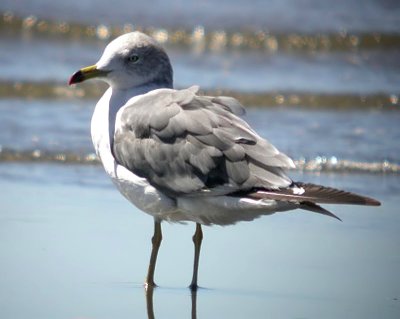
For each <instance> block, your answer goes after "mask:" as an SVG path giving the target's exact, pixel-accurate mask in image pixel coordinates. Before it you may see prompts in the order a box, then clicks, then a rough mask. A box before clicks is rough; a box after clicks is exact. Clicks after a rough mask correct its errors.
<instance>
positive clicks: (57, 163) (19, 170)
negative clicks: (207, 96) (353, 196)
mask: <svg viewBox="0 0 400 319" xmlns="http://www.w3.org/2000/svg"><path fill="white" fill-rule="evenodd" d="M0 13H1V14H0V47H1V49H0V70H1V71H0V127H1V129H0V190H1V191H0V203H1V204H0V205H1V206H0V207H1V208H0V260H1V262H0V317H1V318H13V319H14V318H15V319H18V318H28V317H29V318H66V319H77V318H146V317H149V318H152V317H153V316H154V317H155V318H188V317H192V318H195V317H196V316H197V318H215V317H218V318H232V319H237V318H266V317H278V318H363V319H364V318H389V319H390V318H393V319H397V318H399V317H400V301H399V300H400V280H399V276H398V270H399V269H400V254H399V247H400V215H399V213H398V207H399V204H400V202H399V198H400V183H399V174H398V172H399V164H400V146H399V145H400V144H399V143H398V141H399V139H400V126H399V123H400V113H399V110H398V106H399V100H398V99H399V95H400V90H399V88H400V64H399V61H400V44H399V43H400V42H399V37H400V29H399V25H400V5H399V4H398V1H390V0H386V1H373V0H368V1H359V0H352V1H349V0H347V1H335V2H334V3H333V2H329V1H312V0H302V1H294V0H285V1H272V0H270V1H252V2H248V1H242V0H234V1H219V2H218V3H217V2H213V1H198V2H185V1H180V0H173V1H168V2H167V1H150V2H132V1H113V2H109V1H103V0H101V1H90V0H82V1H79V3H76V2H75V3H74V2H61V1H49V0H40V1H8V0H4V1H2V2H1V3H0ZM10 17H12V19H14V20H12V19H11V18H10ZM10 19H11V20H10ZM7 21H8V22H7ZM10 21H11V22H10ZM12 21H14V22H15V21H17V22H15V23H14V22H12ZM18 21H20V22H18ZM29 21H36V22H35V24H34V26H33V27H32V26H29ZM60 21H64V22H65V23H66V24H68V26H70V28H71V29H72V28H73V27H75V28H76V30H78V31H77V32H76V33H74V32H72V31H70V32H69V33H68V32H67V33H65V34H64V33H54V32H53V31H54V30H53V31H52V30H51V29H50V30H49V29H46V28H45V26H46V25H51V23H59V22H60ZM13 23H14V24H13ZM40 23H42V24H40ZM127 23H129V24H132V25H133V27H135V26H141V27H154V28H156V29H157V30H158V29H160V30H164V29H165V30H164V31H163V32H165V33H166V34H168V36H169V40H168V41H167V42H166V43H165V46H166V48H167V50H168V53H169V54H170V56H171V60H172V62H173V65H174V69H175V84H176V86H177V87H185V86H189V85H193V84H199V85H201V87H202V88H203V89H206V90H221V89H222V90H228V91H229V92H232V93H234V94H237V95H239V96H240V94H242V93H246V94H250V96H251V94H254V96H255V97H258V98H259V99H258V100H257V101H261V102H257V103H254V104H256V105H252V104H251V103H250V104H246V107H247V115H246V116H245V119H246V120H247V121H248V122H249V123H250V124H251V125H252V126H253V127H254V128H255V129H256V131H257V132H259V134H260V135H262V136H263V137H265V138H267V139H268V140H270V141H271V142H272V143H273V144H274V145H276V146H277V147H278V149H280V150H281V151H283V152H285V153H287V154H288V155H290V156H291V157H293V158H294V159H295V160H297V161H299V162H301V161H306V162H307V161H308V160H311V161H316V162H323V161H325V159H327V160H328V161H329V162H330V163H336V162H338V163H350V164H349V165H350V166H351V169H349V168H346V167H344V168H342V169H340V170H334V169H333V170H329V169H327V170H323V171H321V170H320V167H319V166H317V167H314V168H309V169H305V170H303V171H300V170H293V171H290V172H289V174H290V176H291V177H292V178H293V179H294V180H301V181H305V182H313V183H318V184H323V185H327V186H332V187H337V188H343V189H347V190H350V191H354V192H358V193H362V194H365V195H369V196H372V197H374V198H377V199H379V200H380V201H381V202H382V206H380V207H357V206H338V205H332V206H327V208H328V209H330V210H331V211H333V212H334V213H335V214H336V215H338V216H339V217H340V218H341V219H342V220H343V222H339V221H337V220H334V219H330V218H327V217H324V216H320V215H317V214H313V213H307V212H303V211H295V212H288V213H280V214H275V215H272V216H269V217H263V218H260V219H258V220H256V221H254V222H251V223H239V224H237V225H235V226H233V227H205V228H204V241H203V246H202V254H201V259H200V271H199V284H200V286H201V287H202V289H200V290H199V291H198V293H197V296H192V295H191V293H190V291H189V289H187V286H188V284H189V282H190V279H191V271H192V259H193V247H192V246H193V244H192V240H191V236H192V234H193V232H194V225H191V224H188V225H170V224H163V235H164V240H163V243H162V246H161V249H160V254H159V260H158V264H157V269H156V278H155V279H156V282H157V283H158V284H159V287H158V288H157V289H155V291H154V294H153V296H152V298H150V297H151V296H148V297H147V298H146V296H145V292H144V289H143V286H142V283H143V281H144V276H145V273H146V269H147V263H148V258H149V255H150V245H151V244H150V238H151V235H152V231H153V230H152V227H153V221H152V219H151V218H150V217H149V216H147V215H145V214H143V213H141V212H140V211H139V210H137V209H136V208H135V207H133V206H132V205H131V204H130V203H128V202H127V201H126V200H125V199H124V198H123V197H122V196H121V195H120V194H119V193H118V191H117V190H116V189H115V188H114V187H113V185H112V184H111V181H110V180H109V179H108V177H107V176H106V174H105V173H104V172H103V170H102V168H101V166H100V165H97V164H96V163H92V162H90V163H92V164H90V165H89V164H88V163H87V162H85V163H84V164H82V161H78V160H76V159H75V160H74V158H75V157H74V156H80V155H83V156H88V155H89V156H93V148H92V145H91V141H90V132H89V130H90V118H91V113H92V111H93V107H94V105H95V103H96V99H97V97H95V95H96V94H89V93H86V92H85V91H80V90H81V88H69V87H67V86H66V82H67V80H68V78H69V76H70V75H71V74H72V73H73V72H75V71H76V70H77V69H78V68H80V67H82V66H86V65H90V64H93V63H94V62H96V61H97V59H98V58H99V56H100V54H101V51H102V49H103V48H104V46H105V45H106V43H107V42H108V40H109V39H108V36H106V37H102V36H100V35H101V34H100V33H99V34H98V36H89V35H82V34H84V33H85V32H86V31H87V30H88V28H89V29H90V27H91V26H92V25H94V27H93V28H94V30H97V31H98V30H103V29H101V28H100V29H98V26H99V25H100V24H104V25H105V26H104V27H105V28H106V30H109V29H107V28H108V26H111V27H117V26H121V25H124V24H127ZM199 26H200V27H199ZM202 28H203V29H202ZM85 30H86V31H85ZM174 30H189V31H188V32H189V33H190V34H191V32H192V31H193V30H204V32H205V38H204V39H203V40H204V43H205V44H204V47H201V45H200V46H198V45H186V44H184V41H183V42H180V43H175V42H174V41H173V40H171V39H173V34H174ZM97 31H96V32H97ZM218 32H219V33H218ZM260 32H261V33H260ZM212 34H214V35H215V34H219V35H223V36H227V35H229V36H230V35H232V34H233V35H235V34H236V35H237V36H238V37H239V39H240V38H241V37H243V38H244V39H250V38H251V36H254V35H257V34H263V35H264V36H265V35H269V36H271V38H270V40H271V41H272V42H268V43H269V44H268V45H269V46H268V47H263V45H265V43H264V42H260V43H261V44H260V43H255V45H251V43H250V42H249V43H250V44H246V45H243V46H238V47H234V46H232V45H226V44H224V42H223V41H222V42H221V43H222V44H221V43H217V44H218V45H215V43H214V42H215V41H214V40H215V39H214V38H212V36H211V35H212ZM208 37H210V39H211V40H210V39H209V38H208ZM296 37H297V38H296ZM363 37H364V38H363ZM184 39H186V40H187V38H184ZM213 39H214V40H213ZM229 39H234V37H233V36H232V37H231V38H229ZM299 39H300V40H299ZM310 39H311V40H310ZM321 39H322V40H321ZM335 39H336V40H335ZM337 39H339V40H337ZM340 39H341V40H340ZM374 39H375V40H374ZM376 39H383V40H379V41H378V40H376ZM186 40H185V41H186ZM213 41H214V42H213ZM274 41H275V42H274ZM296 41H297V42H296ZM298 41H300V42H302V43H303V42H304V43H308V44H307V45H302V46H300V47H296V45H295V44H296V43H298ZM307 41H308V42H307ZM313 41H317V42H318V41H320V42H319V43H320V44H319V45H317V46H314V44H313V43H314V42H313ZM324 41H328V42H327V43H328V45H326V46H325V44H326V43H325V42H324ZM335 41H338V42H335ZM340 41H342V42H343V43H344V44H343V43H342V42H340ZM346 41H347V42H346ZM288 43H289V44H288ZM321 43H322V44H321ZM324 43H325V44H324ZM260 45H261V47H260ZM21 83H22V84H26V85H27V88H25V89H22V90H20V91H18V90H17V91H15V92H17V93H15V92H14V93H13V92H9V90H8V89H4V88H17V89H18V88H19V87H21ZM30 90H37V92H36V91H35V92H36V93H35V94H33V93H32V92H31V91H30ZM11 91H12V90H11ZM54 92H56V93H57V94H55V93H54ZM271 92H272V93H271ZM281 92H284V93H285V96H292V97H293V96H294V97H295V98H296V97H297V96H303V95H304V96H307V98H308V99H304V100H301V101H300V102H299V103H294V104H295V106H293V105H291V104H290V103H288V100H287V99H286V100H285V98H284V97H283V96H281V95H280V94H282V93H281ZM79 94H81V96H79ZM100 94H101V92H99V94H98V95H100ZM262 94H266V95H267V99H265V102H263V101H264V100H263V99H262ZM38 96H39V97H38ZM270 96H272V100H273V101H276V103H275V104H274V105H272V106H271V101H270V100H268V97H270ZM371 96H372V97H373V98H371ZM260 97H261V98H260ZM357 99H359V100H360V101H365V103H358V104H357V105H354V106H352V105H349V101H356V100H357ZM307 101H309V102H310V104H312V105H307ZM313 101H317V102H318V101H320V102H318V103H317V102H315V104H313V103H314V102H313ZM263 103H265V105H263ZM272 104H273V102H272ZM292 104H293V103H292ZM350 104H351V102H350ZM266 105H268V106H269V107H268V108H267V107H265V106H266ZM256 106H257V107H256ZM263 106H264V107H263ZM311 106H312V107H311ZM345 106H346V107H345ZM46 152H47V153H49V154H53V155H54V154H55V157H54V156H53V157H49V158H46V157H42V156H41V154H44V153H46ZM10 154H11V155H12V156H11V155H10ZM57 154H61V155H62V156H64V155H68V156H70V157H71V158H72V159H71V160H67V161H62V160H54V158H57ZM61 155H60V156H61ZM61 158H62V157H61ZM371 165H372V166H373V165H377V167H378V169H375V170H374V169H371ZM355 167H358V169H357V170H355V169H354V168H355ZM379 167H383V168H382V169H379ZM385 167H392V168H393V169H392V170H385ZM151 304H152V305H153V307H151ZM152 315H153V316H152Z"/></svg>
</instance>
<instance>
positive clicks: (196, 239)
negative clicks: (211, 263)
mask: <svg viewBox="0 0 400 319" xmlns="http://www.w3.org/2000/svg"><path fill="white" fill-rule="evenodd" d="M202 240H203V232H202V230H201V225H200V224H199V223H196V232H195V233H194V235H193V243H194V264H193V277H192V283H191V284H190V286H189V288H190V289H191V290H196V289H197V288H198V286H197V273H198V270H199V257H200V247H201V241H202Z"/></svg>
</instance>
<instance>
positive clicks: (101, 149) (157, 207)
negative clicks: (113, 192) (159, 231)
mask: <svg viewBox="0 0 400 319" xmlns="http://www.w3.org/2000/svg"><path fill="white" fill-rule="evenodd" d="M111 96H112V89H111V88H109V89H108V90H107V91H106V92H105V93H104V95H103V96H102V97H101V99H100V100H99V101H98V103H97V105H96V108H95V110H94V113H93V117H92V123H91V134H92V142H93V146H94V148H95V150H96V154H97V155H98V157H99V158H100V160H101V162H102V164H103V167H104V169H105V171H106V172H107V174H108V175H109V176H110V177H111V179H112V181H113V182H114V184H115V185H116V187H117V188H118V190H119V191H120V192H121V193H122V194H123V195H124V196H125V197H126V198H127V199H128V200H129V201H130V202H131V203H133V204H134V205H135V206H137V207H138V208H139V209H140V210H142V211H144V212H146V213H148V214H150V215H152V216H154V217H158V218H161V219H162V215H163V214H165V213H168V212H172V211H175V210H176V207H175V203H174V201H173V200H171V199H170V198H168V197H166V196H165V195H163V194H162V193H160V192H159V191H157V190H156V189H155V188H154V187H153V186H151V185H150V184H149V183H148V181H147V180H146V179H145V178H141V177H139V176H137V175H135V174H133V173H132V172H130V171H129V170H127V169H126V168H125V167H123V166H121V165H119V164H118V163H117V162H116V161H115V158H114V156H113V154H112V152H111V147H110V144H111V143H110V139H112V138H113V136H114V132H113V131H114V127H115V126H116V125H114V124H115V123H113V121H115V117H116V113H117V112H118V107H115V105H117V104H118V105H123V104H124V103H123V102H122V101H123V96H121V98H118V99H114V100H113V104H110V100H111ZM110 128H111V130H112V132H110ZM110 133H111V134H110Z"/></svg>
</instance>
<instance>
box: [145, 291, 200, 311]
mask: <svg viewBox="0 0 400 319" xmlns="http://www.w3.org/2000/svg"><path fill="white" fill-rule="evenodd" d="M153 288H154V287H152V286H148V287H147V289H146V291H145V296H146V311H147V317H148V318H149V319H154V318H155V316H154V302H153V295H154V289H153ZM185 296H186V295H185ZM190 301H191V318H192V319H196V318H197V290H196V289H192V291H191V295H190Z"/></svg>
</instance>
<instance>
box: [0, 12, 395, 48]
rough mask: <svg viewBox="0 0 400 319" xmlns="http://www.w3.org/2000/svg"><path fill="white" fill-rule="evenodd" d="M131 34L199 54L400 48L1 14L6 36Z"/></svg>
mask: <svg viewBox="0 0 400 319" xmlns="http://www.w3.org/2000/svg"><path fill="white" fill-rule="evenodd" d="M133 30H139V31H144V32H146V33H148V34H150V35H151V36H153V37H154V38H156V39H157V40H158V41H159V42H161V43H165V44H168V45H172V46H184V47H190V48H193V49H195V50H198V51H203V50H213V51H219V50H224V49H248V50H264V51H268V52H275V51H348V50H354V49H359V50H373V49H393V48H400V33H386V32H364V33H362V32H359V33H354V32H352V33H350V32H347V31H344V30H343V31H340V32H330V33H329V32H327V33H316V34H311V33H295V32H291V33H284V32H281V33H279V32H271V31H265V30H257V31H254V30H247V29H243V30H241V29H239V30H221V29H219V30H206V29H205V28H204V27H203V26H196V27H195V28H193V29H188V28H173V29H161V28H156V27H141V26H138V25H132V24H123V25H103V24H100V25H85V24H79V23H72V22H66V21H55V20H51V19H40V18H37V17H36V16H33V15H29V16H27V17H20V16H17V15H15V14H14V13H13V12H10V11H7V12H0V32H1V33H6V34H11V35H15V34H32V35H37V36H41V37H44V36H47V37H57V38H58V39H59V38H65V39H73V40H84V41H87V40H90V39H92V40H106V41H108V40H109V39H110V38H114V37H116V36H118V35H121V34H122V33H126V32H130V31H133Z"/></svg>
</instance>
